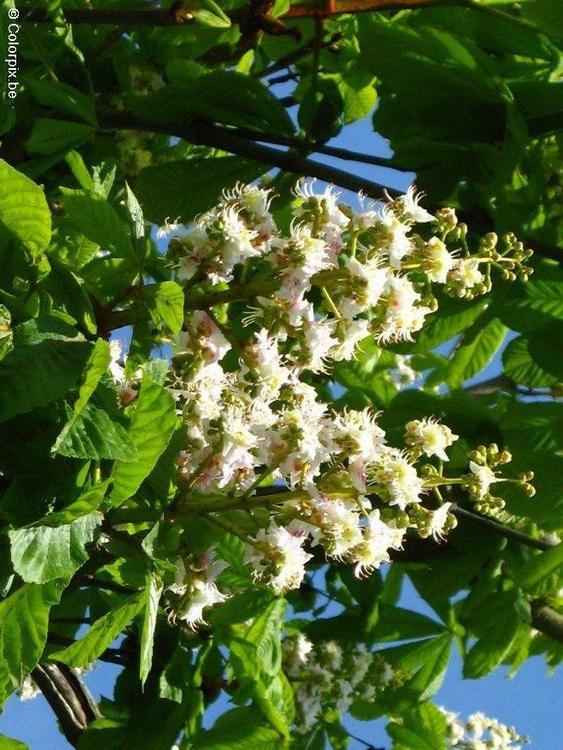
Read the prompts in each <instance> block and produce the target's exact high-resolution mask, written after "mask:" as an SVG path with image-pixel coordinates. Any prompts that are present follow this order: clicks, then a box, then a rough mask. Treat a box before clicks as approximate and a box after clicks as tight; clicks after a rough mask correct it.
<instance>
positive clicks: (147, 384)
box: [111, 373, 178, 505]
mask: <svg viewBox="0 0 563 750" xmlns="http://www.w3.org/2000/svg"><path fill="white" fill-rule="evenodd" d="M177 422H178V419H177V417H176V409H175V404H174V399H173V398H172V395H171V394H170V393H169V391H167V390H166V389H165V388H163V387H162V386H160V385H157V384H156V383H154V382H153V381H152V380H151V379H150V377H149V376H148V374H147V373H144V374H143V379H142V382H141V390H140V393H139V398H138V401H137V405H136V411H135V416H134V417H133V422H132V424H131V427H130V429H129V437H130V439H131V441H132V443H133V445H134V446H135V447H136V449H137V460H136V461H135V463H134V464H128V463H122V462H120V461H118V462H117V463H116V464H115V467H114V470H113V491H112V493H111V502H112V504H113V505H120V504H121V503H123V502H125V500H127V499H128V498H130V497H132V496H133V495H134V494H135V492H136V491H137V490H138V489H139V487H140V486H141V483H142V482H143V480H144V479H146V477H148V475H149V474H150V472H151V471H152V469H153V468H154V466H155V464H156V462H157V461H158V459H159V457H160V456H161V454H162V453H163V452H164V449H165V448H166V446H167V445H168V442H169V441H170V438H171V437H172V433H173V432H174V430H175V428H176V426H177Z"/></svg>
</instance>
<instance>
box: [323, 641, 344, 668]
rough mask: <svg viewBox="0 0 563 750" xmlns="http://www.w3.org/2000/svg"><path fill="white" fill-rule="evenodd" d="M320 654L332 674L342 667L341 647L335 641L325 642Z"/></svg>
mask: <svg viewBox="0 0 563 750" xmlns="http://www.w3.org/2000/svg"><path fill="white" fill-rule="evenodd" d="M321 654H322V657H323V660H325V661H326V663H327V665H328V666H329V667H330V669H331V670H332V671H333V672H336V671H338V670H339V669H340V668H341V667H342V657H343V653H342V647H341V646H340V645H339V644H338V643H337V642H336V641H325V642H324V643H323V645H322V647H321Z"/></svg>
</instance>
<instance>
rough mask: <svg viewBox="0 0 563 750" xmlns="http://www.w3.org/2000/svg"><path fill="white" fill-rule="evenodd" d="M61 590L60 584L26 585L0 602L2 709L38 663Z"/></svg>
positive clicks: (0, 686)
mask: <svg viewBox="0 0 563 750" xmlns="http://www.w3.org/2000/svg"><path fill="white" fill-rule="evenodd" d="M62 590H63V583H62V582H61V581H51V582H50V583H46V584H43V585H39V584H36V583H26V584H24V585H23V586H21V588H19V589H18V590H17V591H15V592H14V593H13V594H10V595H9V596H8V597H6V599H4V600H3V601H2V602H0V623H1V627H0V706H1V705H2V704H3V703H4V701H5V700H6V698H7V697H8V696H9V695H10V693H12V691H13V690H14V689H15V688H16V687H18V685H20V684H21V682H22V681H23V679H24V678H25V677H26V676H27V675H28V674H29V673H30V672H31V670H32V669H33V668H34V667H35V665H36V664H37V662H38V661H39V658H40V656H41V653H42V652H43V648H44V646H45V641H46V639H47V627H48V623H49V610H50V609H51V606H52V605H53V604H57V603H58V601H59V599H60V596H61V593H62Z"/></svg>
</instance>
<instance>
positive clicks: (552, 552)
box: [517, 542, 563, 590]
mask: <svg viewBox="0 0 563 750" xmlns="http://www.w3.org/2000/svg"><path fill="white" fill-rule="evenodd" d="M562 571H563V542H559V544H557V545H555V547H553V548H552V549H548V550H546V551H545V552H542V553H541V554H540V555H535V556H534V557H532V559H531V560H529V561H528V562H527V563H526V564H525V565H523V566H522V568H521V569H520V571H519V575H518V579H517V580H518V585H519V586H520V587H521V588H523V589H525V590H526V589H531V588H534V587H535V586H536V585H537V584H538V583H540V582H541V581H542V580H543V579H544V578H547V577H549V576H550V575H551V574H552V573H557V572H558V573H561V572H562Z"/></svg>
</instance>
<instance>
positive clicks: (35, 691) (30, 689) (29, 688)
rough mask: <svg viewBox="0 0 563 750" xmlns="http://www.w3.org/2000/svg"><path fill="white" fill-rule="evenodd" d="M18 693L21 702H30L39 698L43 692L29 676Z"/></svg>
mask: <svg viewBox="0 0 563 750" xmlns="http://www.w3.org/2000/svg"><path fill="white" fill-rule="evenodd" d="M17 693H18V697H19V699H20V700H22V701H29V700H33V698H37V696H38V695H40V693H41V690H40V689H39V688H38V687H37V684H36V683H35V681H34V680H33V678H32V677H30V676H29V675H28V676H27V677H26V678H25V680H24V681H23V682H22V684H21V685H20V686H19V688H18V690H17Z"/></svg>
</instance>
